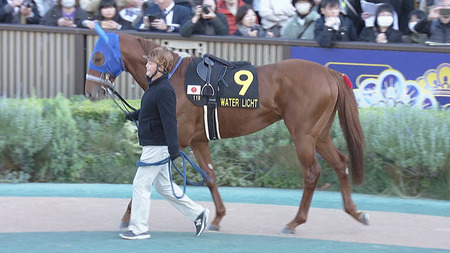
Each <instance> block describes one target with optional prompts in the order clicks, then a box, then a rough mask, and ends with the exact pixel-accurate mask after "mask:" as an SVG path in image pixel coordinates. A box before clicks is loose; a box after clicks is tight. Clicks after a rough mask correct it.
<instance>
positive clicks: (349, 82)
mask: <svg viewBox="0 0 450 253" xmlns="http://www.w3.org/2000/svg"><path fill="white" fill-rule="evenodd" d="M342 78H344V81H345V83H346V84H347V87H348V88H349V89H351V88H352V87H353V85H352V81H350V78H348V76H347V75H346V74H342Z"/></svg>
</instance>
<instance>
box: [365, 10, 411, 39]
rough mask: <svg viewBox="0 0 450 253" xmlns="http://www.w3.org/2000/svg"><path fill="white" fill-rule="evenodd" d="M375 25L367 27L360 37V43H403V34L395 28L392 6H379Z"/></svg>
mask: <svg viewBox="0 0 450 253" xmlns="http://www.w3.org/2000/svg"><path fill="white" fill-rule="evenodd" d="M375 16H376V18H375V25H374V26H373V27H365V28H364V29H363V30H362V31H361V34H360V35H359V40H360V41H365V42H376V43H402V42H403V40H402V36H403V34H402V32H400V31H399V30H395V29H394V28H393V24H394V8H393V7H392V5H390V4H382V5H380V6H378V8H377V11H376V14H375Z"/></svg>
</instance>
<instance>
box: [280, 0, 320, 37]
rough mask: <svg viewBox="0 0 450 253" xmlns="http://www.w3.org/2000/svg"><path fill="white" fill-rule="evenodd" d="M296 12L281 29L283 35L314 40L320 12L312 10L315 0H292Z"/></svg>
mask: <svg viewBox="0 0 450 253" xmlns="http://www.w3.org/2000/svg"><path fill="white" fill-rule="evenodd" d="M292 5H294V7H295V10H296V14H295V15H294V16H293V17H291V18H290V19H289V20H288V22H287V23H286V25H285V26H284V27H283V29H281V37H283V38H287V39H301V40H313V39H314V29H315V26H316V20H317V19H318V18H320V15H319V13H317V12H316V11H313V10H312V7H313V6H314V1H313V0H292Z"/></svg>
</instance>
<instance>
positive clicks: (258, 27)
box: [251, 25, 266, 37]
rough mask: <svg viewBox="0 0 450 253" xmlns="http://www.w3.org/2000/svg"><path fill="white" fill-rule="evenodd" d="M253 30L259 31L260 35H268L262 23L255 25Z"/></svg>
mask: <svg viewBox="0 0 450 253" xmlns="http://www.w3.org/2000/svg"><path fill="white" fill-rule="evenodd" d="M251 31H252V32H253V31H258V37H266V32H265V31H264V29H263V28H262V27H261V26H260V25H253V26H252V29H251Z"/></svg>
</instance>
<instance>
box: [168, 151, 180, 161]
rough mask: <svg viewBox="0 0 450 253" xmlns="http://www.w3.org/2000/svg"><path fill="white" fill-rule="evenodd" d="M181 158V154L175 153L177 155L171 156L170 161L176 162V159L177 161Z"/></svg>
mask: <svg viewBox="0 0 450 253" xmlns="http://www.w3.org/2000/svg"><path fill="white" fill-rule="evenodd" d="M180 156H181V154H180V152H178V153H175V154H170V160H172V161H174V160H175V159H177V158H178V157H180Z"/></svg>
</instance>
